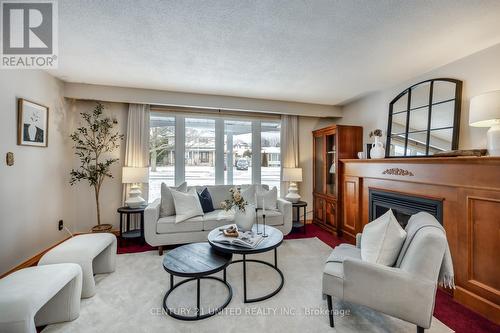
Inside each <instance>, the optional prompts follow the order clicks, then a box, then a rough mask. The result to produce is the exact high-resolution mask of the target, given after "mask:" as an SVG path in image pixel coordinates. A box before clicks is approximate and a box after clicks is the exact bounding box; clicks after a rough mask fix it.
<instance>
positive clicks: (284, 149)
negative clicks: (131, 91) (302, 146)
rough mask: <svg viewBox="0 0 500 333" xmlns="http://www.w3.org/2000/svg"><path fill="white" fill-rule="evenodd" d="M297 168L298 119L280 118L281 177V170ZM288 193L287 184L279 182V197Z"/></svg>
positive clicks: (290, 117)
mask: <svg viewBox="0 0 500 333" xmlns="http://www.w3.org/2000/svg"><path fill="white" fill-rule="evenodd" d="M298 166H299V117H297V116H288V115H282V116H281V175H282V176H283V168H296V167H298ZM287 192H288V182H284V181H282V182H281V186H280V195H281V197H284V196H285V195H286V193H287Z"/></svg>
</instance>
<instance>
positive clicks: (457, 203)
mask: <svg viewBox="0 0 500 333" xmlns="http://www.w3.org/2000/svg"><path fill="white" fill-rule="evenodd" d="M341 163H343V174H342V175H341V177H342V178H341V179H342V186H343V193H344V196H343V199H342V200H343V205H342V208H343V214H342V217H343V218H342V227H341V231H342V233H343V234H344V237H346V238H347V239H351V240H353V239H354V238H355V235H356V233H358V232H361V231H362V229H363V226H364V225H365V224H367V223H368V222H369V191H370V189H379V190H384V191H390V192H393V193H396V194H397V193H402V194H407V195H414V196H420V197H426V198H431V199H437V200H442V201H443V225H444V227H445V229H446V233H447V238H448V242H449V245H450V250H451V252H452V256H453V261H454V268H455V276H456V284H457V289H456V290H455V292H454V295H453V296H454V298H455V299H456V300H457V301H458V302H460V303H462V304H464V305H466V306H468V307H470V308H472V309H474V310H476V311H478V312H480V313H482V314H484V315H485V316H487V317H488V318H490V319H492V320H493V321H495V322H496V323H499V324H500V259H499V253H500V158H498V157H430V158H427V157H426V158H387V159H377V160H376V159H364V160H359V159H344V160H341Z"/></svg>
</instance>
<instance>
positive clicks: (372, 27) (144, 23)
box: [51, 0, 500, 104]
mask: <svg viewBox="0 0 500 333" xmlns="http://www.w3.org/2000/svg"><path fill="white" fill-rule="evenodd" d="M58 3H59V45H60V46H59V69H57V70H54V71H51V73H52V74H54V75H56V76H57V77H59V78H61V79H63V80H65V81H70V82H83V83H92V84H105V85H114V86H125V87H137V88H151V89H160V90H171V91H183V92H193V93H205V94H216V95H228V96H241V97H253V98H264V99H275V100H286V101H300V102H308V103H319V104H341V103H343V102H346V101H347V100H350V99H353V98H355V97H356V96H360V95H363V94H366V93H368V92H370V91H373V90H377V89H381V88H384V87H387V86H391V85H395V84H397V83H399V82H401V81H404V80H407V79H409V78H412V77H415V76H417V75H420V74H423V73H425V72H427V71H429V70H431V69H433V68H436V67H439V66H441V65H444V64H446V63H449V62H451V61H453V60H456V59H459V58H461V57H464V56H466V55H469V54H471V53H474V52H476V51H479V50H482V49H484V48H486V47H489V46H492V45H494V44H497V43H500V1H498V0H491V1H481V0H476V1H470V0H465V1H464V0H435V1H416V0H415V1H406V0H401V1H395V0H394V1H384V0H376V1H375V0H364V1H363V0H356V1H351V0H343V1H331V0H329V1H321V0H309V1H307V0H285V1H271V0H256V1H215V0H211V1H198V0H194V1H188V0H183V1H154V0H144V1H138V0H120V1H118V0H107V1H96V0H95V1H76V0H64V1H59V2H58Z"/></svg>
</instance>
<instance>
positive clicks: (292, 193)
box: [285, 183, 301, 203]
mask: <svg viewBox="0 0 500 333" xmlns="http://www.w3.org/2000/svg"><path fill="white" fill-rule="evenodd" d="M300 198H301V196H300V195H299V189H298V188H297V184H296V183H290V187H288V194H287V195H286V196H285V200H287V201H290V202H293V203H296V202H299V201H300Z"/></svg>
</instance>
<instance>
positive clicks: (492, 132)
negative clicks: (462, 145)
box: [487, 124, 500, 156]
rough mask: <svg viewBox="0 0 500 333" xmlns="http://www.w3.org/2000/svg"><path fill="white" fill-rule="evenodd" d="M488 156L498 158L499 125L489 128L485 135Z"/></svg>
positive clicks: (499, 149)
mask: <svg viewBox="0 0 500 333" xmlns="http://www.w3.org/2000/svg"><path fill="white" fill-rule="evenodd" d="M487 137H488V154H489V155H490V156H500V124H495V125H493V126H491V127H490V129H489V130H488V133H487Z"/></svg>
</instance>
